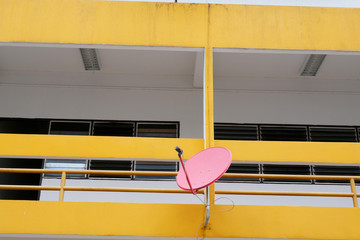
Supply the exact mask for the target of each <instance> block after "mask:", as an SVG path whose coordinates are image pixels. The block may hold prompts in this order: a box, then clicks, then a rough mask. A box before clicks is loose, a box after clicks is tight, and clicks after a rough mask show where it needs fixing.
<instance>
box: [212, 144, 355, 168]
mask: <svg viewBox="0 0 360 240" xmlns="http://www.w3.org/2000/svg"><path fill="white" fill-rule="evenodd" d="M215 146H222V147H226V148H228V149H230V150H231V152H232V154H233V160H234V161H265V162H274V163H279V162H289V163H330V164H336V163H337V164H360V143H343V142H341V143H340V142H279V141H227V140H215Z"/></svg>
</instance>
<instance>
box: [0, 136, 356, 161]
mask: <svg viewBox="0 0 360 240" xmlns="http://www.w3.org/2000/svg"><path fill="white" fill-rule="evenodd" d="M175 146H179V147H181V148H182V149H183V150H184V152H185V156H186V157H187V158H189V157H191V156H193V155H194V154H196V153H198V152H199V151H201V150H203V149H204V140H203V139H187V138H142V137H98V136H65V135H30V134H0V156H1V157H32V158H36V157H42V158H47V157H55V158H62V157H67V158H82V159H89V158H90V159H173V160H177V159H178V156H177V153H176V152H175V151H174V148H175ZM215 146H222V147H227V148H229V149H230V150H231V152H232V155H233V161H252V162H275V163H276V162H278V163H280V162H289V163H330V164H331V163H332V164H360V143H324V142H276V141H227V140H215Z"/></svg>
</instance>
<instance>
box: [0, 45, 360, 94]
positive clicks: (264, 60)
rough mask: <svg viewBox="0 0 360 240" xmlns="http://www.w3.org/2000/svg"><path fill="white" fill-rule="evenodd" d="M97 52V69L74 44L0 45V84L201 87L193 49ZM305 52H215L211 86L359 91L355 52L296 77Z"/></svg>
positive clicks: (333, 57) (198, 63)
mask: <svg viewBox="0 0 360 240" xmlns="http://www.w3.org/2000/svg"><path fill="white" fill-rule="evenodd" d="M97 54H98V58H99V62H100V66H101V71H85V70H84V66H83V63H82V60H81V55H80V51H79V49H78V48H74V47H71V48H70V47H69V48H66V47H32V46H27V47H25V46H19V47H18V46H0V83H11V84H61V85H94V86H100V85H101V86H127V87H128V86H134V87H171V88H173V87H177V88H193V87H194V86H196V87H200V86H201V82H202V76H201V75H199V72H200V74H201V71H202V67H203V64H202V63H203V60H202V58H199V53H197V52H196V51H195V50H194V51H179V49H177V50H172V49H169V48H167V49H163V50H158V49H156V50H154V49H124V48H121V49H106V48H101V49H97ZM307 54H308V52H304V53H303V54H302V53H301V52H296V53H294V52H286V51H284V52H283V53H282V52H281V51H278V52H272V51H266V50H264V51H256V52H254V51H253V52H249V51H247V52H245V51H242V52H241V51H240V52H215V53H214V86H215V89H223V90H224V89H228V90H234V89H242V90H244V89H247V90H271V91H273V90H281V91H294V90H295V91H310V90H311V91H313V90H314V91H356V92H360V53H359V55H356V54H353V55H344V54H343V55H341V53H336V52H334V53H333V54H328V55H327V56H326V58H325V60H324V62H323V64H322V66H321V67H320V69H319V71H318V74H317V76H315V77H301V76H300V68H301V66H302V65H303V63H304V61H305V58H306V56H307ZM200 55H201V54H200ZM194 75H195V76H194ZM344 81H346V84H344Z"/></svg>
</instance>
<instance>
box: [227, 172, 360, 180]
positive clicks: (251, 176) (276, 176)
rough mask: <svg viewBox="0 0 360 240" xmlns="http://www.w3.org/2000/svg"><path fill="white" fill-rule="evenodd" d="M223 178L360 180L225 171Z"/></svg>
mask: <svg viewBox="0 0 360 240" xmlns="http://www.w3.org/2000/svg"><path fill="white" fill-rule="evenodd" d="M222 177H223V178H270V179H304V180H312V179H314V180H349V181H350V179H351V178H353V179H354V180H360V176H331V175H322V176H318V175H284V174H242V173H225V174H224V175H223V176H222Z"/></svg>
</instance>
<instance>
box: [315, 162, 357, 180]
mask: <svg viewBox="0 0 360 240" xmlns="http://www.w3.org/2000/svg"><path fill="white" fill-rule="evenodd" d="M314 174H315V175H334V176H360V167H359V166H326V165H318V166H314ZM316 183H349V181H335V180H316Z"/></svg>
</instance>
